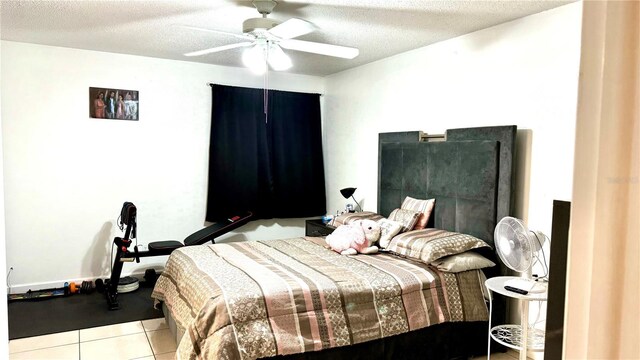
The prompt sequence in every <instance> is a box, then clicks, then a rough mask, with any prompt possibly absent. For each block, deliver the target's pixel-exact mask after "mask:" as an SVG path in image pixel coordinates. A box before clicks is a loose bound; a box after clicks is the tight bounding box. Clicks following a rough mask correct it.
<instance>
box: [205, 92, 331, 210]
mask: <svg viewBox="0 0 640 360" xmlns="http://www.w3.org/2000/svg"><path fill="white" fill-rule="evenodd" d="M267 104H268V107H267V109H268V111H267V116H265V112H264V91H263V89H251V88H241V87H233V86H224V85H212V114H211V138H210V148H209V187H208V198H207V215H206V219H207V221H216V220H219V219H221V218H226V217H228V216H229V215H231V214H236V213H240V212H245V211H252V212H253V213H254V214H255V216H256V218H263V219H268V218H293V217H308V216H316V215H323V214H325V213H326V199H325V181H324V164H323V159H322V133H321V123H320V95H319V94H306V93H294V92H287V91H276V90H269V92H268V102H267Z"/></svg>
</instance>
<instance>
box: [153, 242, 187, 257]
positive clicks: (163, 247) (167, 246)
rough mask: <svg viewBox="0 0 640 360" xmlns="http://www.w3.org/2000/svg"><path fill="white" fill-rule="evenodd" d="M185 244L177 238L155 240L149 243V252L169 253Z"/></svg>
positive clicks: (156, 253)
mask: <svg viewBox="0 0 640 360" xmlns="http://www.w3.org/2000/svg"><path fill="white" fill-rule="evenodd" d="M183 246H184V245H183V244H182V243H181V242H179V241H175V240H167V241H154V242H150V243H149V252H150V253H152V254H153V255H169V254H171V252H172V251H173V250H175V249H177V248H179V247H183Z"/></svg>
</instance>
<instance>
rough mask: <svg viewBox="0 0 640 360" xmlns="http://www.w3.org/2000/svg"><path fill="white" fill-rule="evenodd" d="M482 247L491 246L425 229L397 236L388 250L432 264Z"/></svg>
mask: <svg viewBox="0 0 640 360" xmlns="http://www.w3.org/2000/svg"><path fill="white" fill-rule="evenodd" d="M481 247H490V246H489V245H488V244H487V243H486V242H484V241H482V240H480V239H478V238H476V237H473V236H471V235H467V234H460V233H457V232H451V231H446V230H440V229H424V230H415V231H411V232H406V233H404V234H400V235H397V236H396V237H394V238H393V239H392V240H391V243H390V244H389V246H388V247H387V250H389V251H391V252H393V253H395V254H398V255H402V256H406V257H408V258H412V259H415V260H419V261H422V262H423V263H425V264H431V263H432V262H433V261H435V260H438V259H440V258H442V257H445V256H450V255H456V254H460V253H463V252H465V251H469V250H471V249H477V248H481Z"/></svg>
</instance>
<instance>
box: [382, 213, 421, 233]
mask: <svg viewBox="0 0 640 360" xmlns="http://www.w3.org/2000/svg"><path fill="white" fill-rule="evenodd" d="M418 217H420V212H419V211H412V210H405V209H395V210H393V211H392V212H391V214H389V220H391V221H397V222H399V223H400V224H402V230H401V231H400V232H405V231H409V230H411V229H413V227H414V226H415V225H416V221H418Z"/></svg>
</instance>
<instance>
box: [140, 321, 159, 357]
mask: <svg viewBox="0 0 640 360" xmlns="http://www.w3.org/2000/svg"><path fill="white" fill-rule="evenodd" d="M140 323H141V324H142V321H140ZM142 329H143V330H144V336H145V337H146V338H147V343H148V344H149V347H150V348H151V355H152V356H153V359H154V360H155V358H156V352H155V351H153V346H152V345H151V340H150V339H149V334H147V328H145V327H144V324H142Z"/></svg>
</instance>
